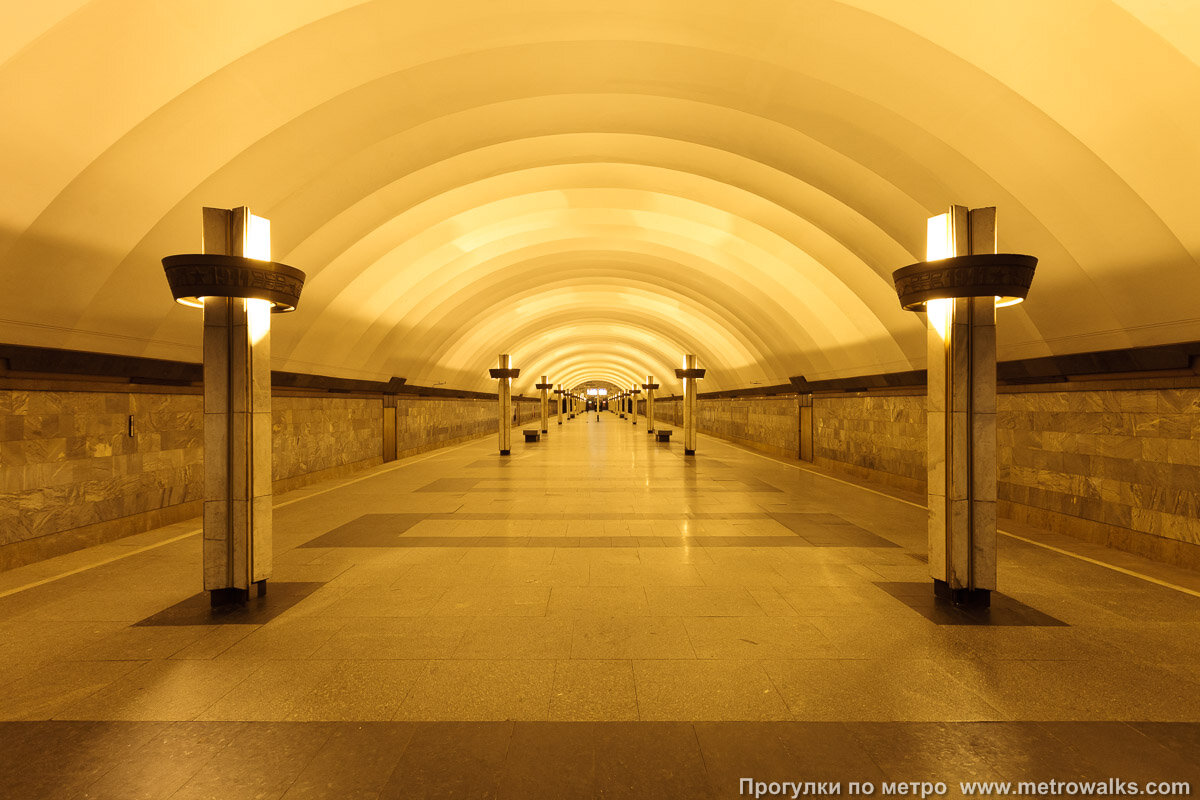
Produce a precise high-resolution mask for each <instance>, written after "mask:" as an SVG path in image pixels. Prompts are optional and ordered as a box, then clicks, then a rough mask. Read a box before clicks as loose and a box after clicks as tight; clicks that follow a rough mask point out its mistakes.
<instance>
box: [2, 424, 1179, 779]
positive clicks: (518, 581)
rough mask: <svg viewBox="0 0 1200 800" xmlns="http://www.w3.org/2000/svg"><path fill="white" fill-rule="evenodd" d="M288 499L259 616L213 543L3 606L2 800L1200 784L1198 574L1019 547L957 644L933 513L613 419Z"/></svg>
mask: <svg viewBox="0 0 1200 800" xmlns="http://www.w3.org/2000/svg"><path fill="white" fill-rule="evenodd" d="M278 500H279V501H280V505H279V507H278V510H277V512H276V572H275V577H274V579H273V580H272V583H271V588H270V591H269V593H268V596H267V598H265V599H264V600H263V601H261V602H257V601H256V602H255V603H252V604H251V606H250V607H248V608H246V609H245V610H243V611H241V612H239V613H238V614H233V615H223V616H221V617H217V618H213V617H212V616H211V615H210V614H209V612H208V609H207V607H206V605H205V602H206V601H205V598H204V597H203V595H202V594H201V593H200V591H199V590H200V578H199V576H200V566H199V563H200V540H199V536H198V535H196V534H195V533H194V524H193V525H179V526H173V527H171V528H164V529H161V530H158V531H153V532H151V533H148V534H144V535H141V536H137V537H132V538H130V539H125V540H122V541H120V542H118V543H113V544H110V545H106V546H103V547H97V548H92V549H91V550H88V551H83V552H80V553H76V554H72V555H71V556H66V557H63V558H60V559H55V560H53V561H50V562H43V563H41V564H38V565H33V566H31V567H25V568H22V569H20V570H14V571H11V572H8V573H4V574H3V575H0V595H3V596H0V641H3V642H4V646H3V649H2V650H0V676H2V677H0V681H2V682H3V691H0V719H3V720H9V721H10V722H7V723H4V724H3V725H2V726H0V744H2V747H0V794H2V795H3V796H12V797H41V796H46V797H51V796H53V797H114V798H115V797H121V798H130V797H177V798H192V797H209V796H213V797H216V796H220V797H223V798H239V797H287V798H296V797H318V796H339V797H363V798H367V797H401V796H464V797H474V796H481V797H482V796H493V795H495V794H497V793H499V794H500V795H501V796H512V797H521V796H534V795H535V794H537V793H536V792H533V791H532V789H530V787H532V786H538V785H541V786H551V787H555V789H554V791H551V792H550V794H547V795H546V796H551V795H552V796H558V797H568V796H570V797H574V796H580V797H583V796H587V797H590V796H606V797H607V796H628V797H638V796H649V795H654V796H666V797H672V796H678V797H707V796H737V792H738V785H737V780H736V779H735V776H736V777H738V778H740V777H758V778H761V779H764V780H791V779H793V778H796V777H799V778H806V777H807V778H808V779H814V780H815V779H817V778H816V776H825V778H824V779H828V778H838V779H841V780H876V781H878V779H879V778H880V776H882V777H884V778H887V779H893V780H900V779H906V780H907V779H934V780H939V779H940V780H951V779H965V780H973V779H980V780H990V779H1010V780H1026V779H1036V777H1037V776H1039V775H1047V776H1049V777H1054V778H1056V779H1057V778H1062V779H1068V778H1069V777H1071V776H1085V777H1123V776H1124V777H1129V776H1131V775H1132V772H1134V771H1138V772H1139V774H1142V773H1145V776H1144V779H1149V778H1154V779H1163V780H1176V779H1192V780H1194V781H1195V782H1196V783H1197V784H1200V776H1198V775H1197V774H1196V767H1195V765H1196V764H1197V763H1200V725H1195V724H1192V723H1194V722H1196V721H1197V720H1200V648H1198V647H1196V642H1197V641H1200V597H1198V596H1196V591H1197V589H1198V588H1200V581H1197V578H1196V576H1195V575H1192V574H1190V573H1186V572H1183V571H1180V570H1174V569H1169V568H1165V567H1162V566H1159V565H1155V564H1152V563H1150V562H1146V561H1142V560H1140V559H1136V558H1134V557H1132V556H1128V555H1119V554H1115V553H1109V552H1107V551H1102V550H1099V549H1097V548H1088V547H1085V546H1082V545H1077V544H1075V543H1071V542H1069V541H1067V542H1064V541H1062V540H1053V539H1051V538H1050V537H1046V536H1043V535H1041V534H1039V533H1037V532H1036V531H1027V530H1023V531H1016V530H1012V531H1011V532H1013V533H1016V534H1018V536H1020V537H1021V538H1015V537H1013V536H1005V537H1002V541H1001V552H1000V570H1001V572H1000V580H1001V587H1002V594H1001V595H1000V596H998V597H997V598H996V603H995V606H994V608H993V610H992V612H991V613H990V614H987V615H979V614H964V613H959V612H956V611H954V610H950V609H945V608H942V607H939V606H936V605H934V604H933V603H932V602H931V601H930V600H929V587H928V578H927V575H926V566H925V564H924V563H923V559H922V556H923V549H924V538H925V533H924V525H923V520H924V512H923V510H922V509H921V508H919V507H918V506H916V505H914V504H913V502H912V501H913V500H914V498H909V497H893V496H889V495H888V493H886V492H881V491H874V490H871V489H870V488H860V487H858V486H854V485H852V484H850V483H847V482H845V481H844V480H840V479H835V478H834V477H832V476H827V475H823V474H820V473H819V472H817V471H813V470H809V469H807V467H800V466H798V465H796V464H791V463H783V462H781V461H778V460H775V459H771V458H768V457H765V456H762V455H759V454H756V453H752V452H749V451H746V450H742V449H740V448H737V447H734V446H732V445H729V444H725V443H722V442H719V441H717V440H713V439H708V438H702V439H701V443H700V451H699V454H698V455H697V456H696V457H694V458H687V459H685V458H684V457H683V456H682V455H681V448H680V446H679V445H678V443H676V444H672V445H669V446H668V445H665V444H661V445H660V444H657V443H654V442H652V441H651V437H650V436H648V435H647V434H646V432H645V427H644V424H643V425H639V426H637V427H636V428H635V427H633V426H631V425H630V424H629V423H628V422H627V421H621V420H618V419H617V418H616V417H614V416H612V415H610V414H604V415H601V418H600V419H599V420H597V419H596V417H595V415H591V416H589V417H580V418H578V419H575V420H572V421H570V422H568V423H567V424H566V425H564V426H562V427H561V428H559V427H558V426H555V425H552V428H551V432H550V434H549V435H548V436H546V437H545V438H543V440H542V441H540V442H536V443H529V444H525V443H521V442H514V450H513V455H512V456H511V457H509V458H506V459H501V458H500V457H499V456H498V455H496V454H495V450H494V442H493V441H492V440H491V439H488V440H480V441H477V442H472V443H469V444H466V445H462V446H459V447H457V448H452V449H449V450H445V451H439V452H436V453H432V454H428V455H425V456H420V457H417V458H413V459H409V460H406V461H404V462H398V463H396V464H390V465H385V466H383V467H380V468H377V469H375V470H372V471H371V472H369V473H364V474H362V475H360V476H358V477H355V478H353V479H351V480H349V481H342V482H338V483H328V484H321V485H316V486H313V487H309V488H307V489H304V490H301V491H298V492H294V493H292V494H289V495H286V496H283V497H280V498H278ZM1006 530H1011V529H1008V528H1006ZM1024 539H1030V540H1032V541H1024ZM1045 545H1049V546H1048V547H1047V546H1045ZM1096 562H1107V563H1108V564H1109V565H1110V566H1106V565H1105V564H1104V563H1096ZM1112 566H1115V567H1117V569H1113V568H1111V567H1112ZM22 587H27V588H22ZM17 589H20V590H19V591H15V590H17ZM1169 723H1170V724H1169ZM816 754H819V758H818V757H817V755H816ZM454 764H457V765H458V766H457V767H455V766H453V765H454ZM450 773H454V774H453V775H452V774H450ZM780 776H782V777H780ZM1031 776H1032V777H1031ZM639 786H640V787H641V788H642V789H644V790H645V791H644V792H643V793H639V792H638V791H636V788H637V787H639ZM455 787H457V788H455ZM472 787H474V788H472ZM479 787H484V788H486V791H483V790H479V791H476V789H478V788H479Z"/></svg>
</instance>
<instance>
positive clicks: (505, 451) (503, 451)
mask: <svg viewBox="0 0 1200 800" xmlns="http://www.w3.org/2000/svg"><path fill="white" fill-rule="evenodd" d="M509 452H510V451H508V450H501V451H500V455H502V456H506V455H508V454H509Z"/></svg>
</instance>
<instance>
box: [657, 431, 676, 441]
mask: <svg viewBox="0 0 1200 800" xmlns="http://www.w3.org/2000/svg"><path fill="white" fill-rule="evenodd" d="M674 432H675V431H673V430H671V429H670V428H659V429H658V430H656V431H655V432H654V438H655V439H657V440H658V441H660V442H670V441H671V434H672V433H674Z"/></svg>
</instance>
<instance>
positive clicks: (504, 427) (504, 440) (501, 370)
mask: <svg viewBox="0 0 1200 800" xmlns="http://www.w3.org/2000/svg"><path fill="white" fill-rule="evenodd" d="M489 372H490V373H491V376H492V377H493V378H495V379H497V381H499V388H498V390H497V392H496V395H497V397H498V398H499V400H500V431H499V433H500V455H502V456H506V455H508V454H509V453H511V452H512V426H513V418H512V379H513V378H515V377H517V376H518V375H520V374H521V370H519V369H513V367H512V356H510V355H508V354H507V353H501V354H500V361H499V367H497V368H495V369H492V370H489Z"/></svg>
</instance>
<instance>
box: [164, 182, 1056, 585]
mask: <svg viewBox="0 0 1200 800" xmlns="http://www.w3.org/2000/svg"><path fill="white" fill-rule="evenodd" d="M270 259H271V254H270V223H269V221H267V220H265V219H262V218H260V217H255V216H254V215H252V214H250V212H249V209H247V208H245V207H242V208H235V209H209V208H206V209H204V212H203V246H202V252H201V253H199V254H191V255H179V256H169V257H167V258H164V259H163V267H164V270H165V272H166V275H167V281H168V283H169V285H170V287H171V291H172V294H173V295H174V297H175V299H176V301H177V302H180V303H183V304H185V305H191V306H194V307H198V308H202V309H203V311H204V319H203V329H204V445H205V446H204V460H205V464H204V467H205V482H204V483H205V501H204V548H203V554H204V558H203V560H204V588H205V589H206V590H207V591H209V592H210V596H211V599H212V604H213V605H214V606H220V605H225V604H229V603H244V602H246V600H247V599H248V598H249V596H250V592H251V590H252V589H257V592H258V594H260V595H261V594H264V593H265V591H266V582H267V579H268V578H269V577H270V575H271V566H272V544H271V527H272V525H271V511H272V491H271V477H272V476H271V449H272V448H271V444H272V443H271V373H270V315H271V314H272V313H273V312H280V311H292V310H294V309H295V307H296V304H297V303H298V302H299V297H300V291H301V289H302V288H303V284H304V278H305V276H304V273H302V272H300V271H299V270H296V269H294V268H292V267H289V266H286V265H284V264H278V263H275V262H272V261H271V260H270ZM1036 264H1037V259H1036V258H1034V257H1032V256H1023V255H1013V254H1000V253H998V252H997V246H996V214H995V209H994V208H982V209H970V210H969V209H967V208H965V207H963V206H953V207H951V209H950V211H949V212H948V213H946V214H943V215H940V216H938V217H933V218H930V220H929V228H928V253H927V260H926V261H924V262H920V263H917V264H913V265H910V266H908V267H905V268H903V269H900V270H897V271H896V273H895V274H894V276H893V278H894V280H895V284H896V291H897V293H898V295H899V296H900V301H901V305H902V306H903V307H904V308H906V309H909V310H913V311H922V312H925V313H926V314H927V319H928V398H927V411H928V428H927V430H928V434H927V435H928V458H927V468H928V478H929V480H928V486H929V490H928V491H929V494H928V499H929V517H928V520H929V524H928V532H929V565H930V571H931V574H932V577H933V580H934V589H935V594H936V595H938V596H939V597H942V598H945V599H948V600H950V601H952V602H955V603H964V604H973V605H987V604H988V603H989V601H990V593H991V591H993V590H994V589H995V587H996V479H997V468H996V334H995V326H996V314H995V310H996V308H997V307H999V306H1002V305H1009V304H1012V303H1015V302H1020V301H1021V300H1023V299H1024V298H1025V295H1026V293H1027V292H1028V289H1029V286H1030V283H1031V282H1032V280H1033V272H1034V268H1035V266H1036ZM704 373H705V370H703V369H700V368H698V367H697V365H696V357H695V356H694V355H691V354H689V355H687V356H685V358H684V364H683V368H682V369H677V370H676V371H675V374H676V377H678V378H681V379H682V380H683V386H684V393H683V447H684V453H685V455H692V454H694V453H695V452H696V395H697V391H696V388H697V387H696V381H697V380H699V379H701V378H703V377H704ZM491 375H492V377H493V378H496V379H497V381H498V392H497V396H498V398H499V405H500V409H499V411H500V420H499V421H500V425H499V444H500V453H501V455H508V454H509V453H510V452H511V437H512V379H513V378H515V377H517V376H519V375H520V370H519V369H515V368H513V366H512V359H511V357H510V356H509V355H507V354H502V355H501V356H500V360H499V365H498V367H496V368H494V369H492V370H491ZM537 388H538V389H540V390H541V432H542V433H546V432H547V426H548V400H549V398H548V392H549V391H550V389H551V388H552V384H550V383H549V381H548V380H547V378H546V376H544V375H543V376H542V382H541V383H539V384H537ZM657 388H658V384H656V383H654V380H653V376H649V375H648V376H647V379H646V383H645V384H642V389H644V390H645V391H646V410H647V423H648V424H647V428H648V431H649V432H651V433H653V432H654V430H655V422H654V390H655V389H657ZM556 393H557V394H558V395H559V408H558V418H559V424H562V413H563V402H562V401H563V394H564V391H563V389H562V386H561V384H560V385H559V388H558V389H557V390H556ZM637 393H638V392H637V387H636V386H635V387H633V390H632V391H631V392H630V393H629V394H628V397H630V398H632V401H631V411H632V412H633V417H634V424H636V417H637V414H636V412H637V407H636V396H637ZM568 397H569V398H570V400H571V403H572V409H577V407H578V401H579V398H578V397H577V396H575V395H571V394H568Z"/></svg>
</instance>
